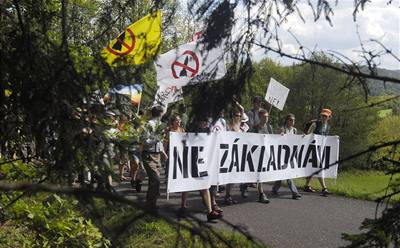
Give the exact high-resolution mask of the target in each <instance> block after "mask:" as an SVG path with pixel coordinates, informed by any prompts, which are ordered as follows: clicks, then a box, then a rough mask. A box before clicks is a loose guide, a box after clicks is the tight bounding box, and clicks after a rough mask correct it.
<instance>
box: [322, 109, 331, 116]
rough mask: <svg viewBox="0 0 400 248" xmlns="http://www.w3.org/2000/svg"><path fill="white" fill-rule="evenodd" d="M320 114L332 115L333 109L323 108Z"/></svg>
mask: <svg viewBox="0 0 400 248" xmlns="http://www.w3.org/2000/svg"><path fill="white" fill-rule="evenodd" d="M320 115H325V116H328V117H330V116H331V115H332V110H330V109H327V108H324V109H322V110H321V113H320Z"/></svg>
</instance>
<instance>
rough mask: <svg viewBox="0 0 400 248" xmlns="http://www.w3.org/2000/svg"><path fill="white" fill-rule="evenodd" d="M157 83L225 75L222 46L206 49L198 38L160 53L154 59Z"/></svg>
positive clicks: (172, 83) (180, 82) (165, 85)
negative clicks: (156, 58)
mask: <svg viewBox="0 0 400 248" xmlns="http://www.w3.org/2000/svg"><path fill="white" fill-rule="evenodd" d="M156 70H157V84H158V86H160V87H162V88H168V87H170V86H177V87H182V86H185V85H187V84H189V83H198V82H205V81H210V80H217V79H220V78H222V77H223V76H225V74H226V67H225V62H224V52H223V49H222V47H216V48H213V49H211V50H206V48H205V46H204V45H203V44H202V43H201V42H199V41H198V40H196V41H193V42H190V43H187V44H184V45H181V46H179V47H177V48H175V49H172V50H170V51H169V52H167V53H164V54H162V55H160V57H159V58H158V60H157V61H156Z"/></svg>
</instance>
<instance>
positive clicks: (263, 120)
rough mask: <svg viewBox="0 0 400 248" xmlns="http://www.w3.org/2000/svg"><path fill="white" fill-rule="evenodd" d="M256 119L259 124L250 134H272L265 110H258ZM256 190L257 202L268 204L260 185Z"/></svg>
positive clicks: (259, 184) (260, 184)
mask: <svg viewBox="0 0 400 248" xmlns="http://www.w3.org/2000/svg"><path fill="white" fill-rule="evenodd" d="M258 118H259V120H260V122H259V123H258V125H256V126H254V127H253V129H252V130H250V132H252V133H262V134H273V130H272V127H271V125H270V124H269V123H268V119H269V114H268V111H266V110H265V109H260V110H259V111H258ZM241 190H242V189H241ZM257 190H258V201H259V202H260V203H269V199H268V197H267V195H266V194H265V193H264V189H263V185H262V183H258V187H257Z"/></svg>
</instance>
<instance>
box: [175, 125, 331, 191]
mask: <svg viewBox="0 0 400 248" xmlns="http://www.w3.org/2000/svg"><path fill="white" fill-rule="evenodd" d="M169 145H170V152H169V173H168V192H170V193H172V192H182V191H192V190H199V189H207V188H209V187H210V186H211V185H220V184H228V183H248V182H269V181H276V180H284V179H291V178H298V177H307V176H311V175H314V176H317V177H325V178H336V176H337V168H338V164H337V162H338V159H339V137H338V136H322V135H315V134H309V135H305V136H303V135H294V134H285V135H273V134H268V135H265V134H257V133H239V132H226V131H222V132H215V133H210V134H194V133H172V134H171V135H170V144H169Z"/></svg>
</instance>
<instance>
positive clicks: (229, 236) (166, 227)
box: [120, 217, 264, 248]
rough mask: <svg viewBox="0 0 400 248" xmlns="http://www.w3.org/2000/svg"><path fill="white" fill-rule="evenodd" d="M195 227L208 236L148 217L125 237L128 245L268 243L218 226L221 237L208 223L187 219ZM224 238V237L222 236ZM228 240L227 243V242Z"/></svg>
mask: <svg viewBox="0 0 400 248" xmlns="http://www.w3.org/2000/svg"><path fill="white" fill-rule="evenodd" d="M183 224H184V225H185V226H187V227H192V228H193V229H192V230H195V231H198V232H200V233H201V234H202V235H204V237H207V239H202V238H200V236H199V235H196V234H193V233H192V232H191V231H190V230H189V229H186V228H182V227H178V226H177V225H175V224H170V223H167V222H166V221H164V220H162V219H156V218H152V217H147V218H144V219H142V220H140V221H139V222H137V223H136V224H134V225H133V226H131V227H130V230H128V232H127V235H124V236H123V237H121V239H120V241H123V242H124V247H143V248H147V247H176V246H177V247H211V244H213V245H214V246H215V247H228V245H227V244H229V246H231V247H264V246H263V245H260V244H257V243H254V241H250V240H248V239H247V238H246V237H245V236H244V235H241V234H239V233H234V232H232V233H230V232H222V231H219V230H218V231H217V230H214V231H215V232H216V233H217V234H218V235H220V236H219V237H218V236H217V235H215V234H213V233H212V232H211V231H210V229H207V228H206V227H204V226H203V227H201V226H197V225H195V224H193V223H190V222H187V221H186V222H184V223H183ZM221 237H222V238H223V240H224V241H222V240H221V239H220V238H221ZM225 242H226V243H225Z"/></svg>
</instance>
